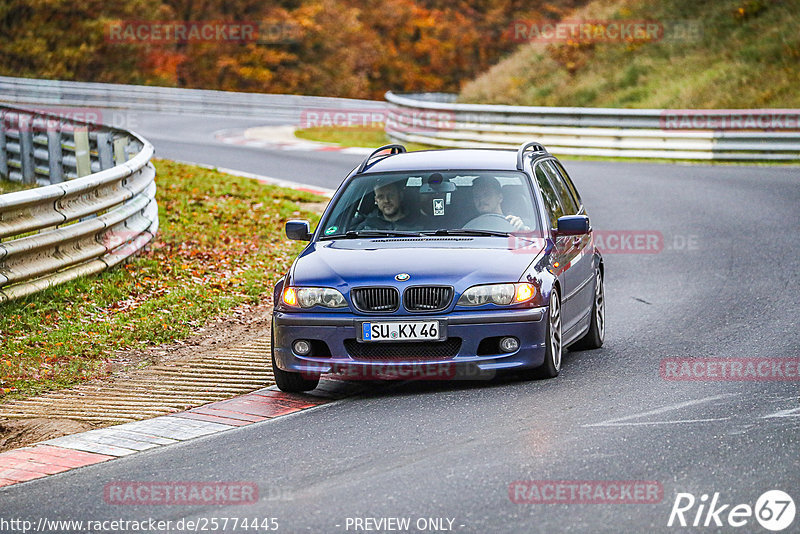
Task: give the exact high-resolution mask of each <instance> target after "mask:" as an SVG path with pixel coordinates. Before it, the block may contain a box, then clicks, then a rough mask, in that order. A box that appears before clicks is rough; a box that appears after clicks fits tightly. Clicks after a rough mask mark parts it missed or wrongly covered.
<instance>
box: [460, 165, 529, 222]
mask: <svg viewBox="0 0 800 534" xmlns="http://www.w3.org/2000/svg"><path fill="white" fill-rule="evenodd" d="M472 195H473V196H472V200H473V203H474V204H475V209H476V210H478V213H479V214H480V215H478V216H477V217H475V218H474V219H472V220H471V221H469V222H468V223H467V224H466V225H465V228H476V229H477V228H483V229H486V230H498V231H517V230H519V231H522V230H529V228H528V227H527V226H525V223H524V222H523V221H522V219H521V218H519V217H517V216H516V215H511V214H509V215H506V214H505V213H503V208H502V204H503V188H502V186H501V185H500V182H498V181H497V178H493V177H491V176H478V177H477V178H475V180H473V182H472ZM493 216H494V217H493ZM497 217H500V218H502V219H504V220H505V221H506V224H503V223H501V222H499V221H496V220H494V219H496V218H497Z"/></svg>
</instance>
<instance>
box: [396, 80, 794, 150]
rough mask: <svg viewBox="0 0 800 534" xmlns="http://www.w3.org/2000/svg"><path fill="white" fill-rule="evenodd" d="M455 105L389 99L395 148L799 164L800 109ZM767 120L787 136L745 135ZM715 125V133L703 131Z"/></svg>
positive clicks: (450, 99)
mask: <svg viewBox="0 0 800 534" xmlns="http://www.w3.org/2000/svg"><path fill="white" fill-rule="evenodd" d="M455 99H456V96H455V95H450V94H443V93H423V94H411V95H402V96H401V95H396V94H394V93H392V92H388V93H386V100H387V101H388V102H389V103H390V106H389V110H388V114H387V121H386V133H387V135H388V136H389V138H390V139H391V140H392V141H405V142H417V143H422V144H427V145H432V146H437V147H460V148H479V147H486V148H516V147H518V146H519V145H520V144H521V143H524V142H526V141H529V140H531V139H535V140H536V141H538V142H540V143H542V144H543V145H545V146H546V147H547V149H548V150H549V151H550V152H552V153H555V154H564V155H579V156H607V157H608V156H610V157H632V158H665V159H691V160H751V161H752V160H800V127H798V125H800V110H798V109H790V110H663V109H613V108H577V107H575V108H556V107H532V106H502V105H480V104H460V103H456V102H455ZM766 115H769V119H770V120H772V122H769V121H767V125H768V126H769V125H774V124H778V125H779V126H780V127H781V128H782V129H778V130H775V129H773V128H769V127H767V128H758V127H757V128H747V129H744V128H742V125H744V126H747V125H748V124H752V125H756V126H759V125H764V124H765V121H764V120H763V119H762V118H763V117H764V116H766ZM776 116H777V120H778V121H779V122H777V123H776V122H775V121H774V120H773V119H775V117H776ZM782 118H783V120H784V123H783V124H781V123H780V121H781V120H782ZM748 119H752V121H751V122H748ZM737 121H738V122H737ZM714 122H716V123H717V124H715V125H714V127H713V129H712V128H703V127H702V126H703V125H709V126H710V125H711V124H712V123H714ZM726 123H728V124H727V125H726ZM698 124H699V125H700V126H701V127H698V126H697V125H698ZM731 126H735V128H734V127H731ZM787 126H788V127H787Z"/></svg>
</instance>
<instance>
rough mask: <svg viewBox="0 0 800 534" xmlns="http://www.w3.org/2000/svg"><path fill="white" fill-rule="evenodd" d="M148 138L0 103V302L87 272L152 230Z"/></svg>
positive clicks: (121, 256)
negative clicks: (1, 184) (10, 186)
mask: <svg viewBox="0 0 800 534" xmlns="http://www.w3.org/2000/svg"><path fill="white" fill-rule="evenodd" d="M152 156H153V146H152V145H151V144H150V143H149V142H148V141H147V140H145V139H143V138H142V137H139V136H138V135H136V134H135V133H132V132H128V131H125V130H119V129H114V128H108V127H105V126H99V125H94V124H89V123H85V122H79V121H74V120H65V119H63V118H61V117H58V116H56V115H50V114H43V113H37V112H34V111H30V110H25V109H19V108H12V107H7V106H0V179H6V180H11V181H12V182H21V183H25V184H31V185H36V184H38V185H39V186H40V187H36V188H34V189H27V190H23V191H17V192H14V193H7V194H4V195H0V302H3V301H6V300H12V299H16V298H20V297H24V296H27V295H30V294H32V293H35V292H37V291H41V290H42V289H45V288H48V287H51V286H54V285H57V284H60V283H63V282H66V281H69V280H73V279H75V278H77V277H79V276H84V275H88V274H94V273H97V272H100V271H103V270H105V269H108V268H110V267H113V266H114V265H117V264H118V263H120V262H122V261H123V260H125V259H126V258H128V257H129V256H131V255H132V254H135V253H136V252H137V251H139V250H141V249H142V248H143V247H144V246H145V245H146V244H147V243H148V242H150V240H151V239H152V238H153V236H154V235H155V234H156V232H157V231H158V206H157V204H156V200H155V191H156V185H155V174H156V172H155V168H154V167H153V165H152V163H150V158H151V157H152Z"/></svg>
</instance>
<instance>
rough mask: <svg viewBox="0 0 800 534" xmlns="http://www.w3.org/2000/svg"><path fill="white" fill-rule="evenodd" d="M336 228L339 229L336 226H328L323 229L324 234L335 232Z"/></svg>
mask: <svg viewBox="0 0 800 534" xmlns="http://www.w3.org/2000/svg"><path fill="white" fill-rule="evenodd" d="M338 229H339V227H338V226H329V227H327V228H326V229H325V235H331V234H332V233H335V232H336V230H338Z"/></svg>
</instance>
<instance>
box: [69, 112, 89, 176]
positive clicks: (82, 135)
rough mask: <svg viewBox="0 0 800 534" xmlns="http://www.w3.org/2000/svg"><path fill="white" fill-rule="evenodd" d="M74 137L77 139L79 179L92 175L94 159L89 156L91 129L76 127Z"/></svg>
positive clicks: (76, 156)
mask: <svg viewBox="0 0 800 534" xmlns="http://www.w3.org/2000/svg"><path fill="white" fill-rule="evenodd" d="M72 135H73V137H74V139H75V170H76V171H77V174H78V178H80V177H81V176H88V175H90V174H92V159H91V157H90V155H89V129H88V127H86V126H79V125H77V124H76V125H74V126H73V130H72Z"/></svg>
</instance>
